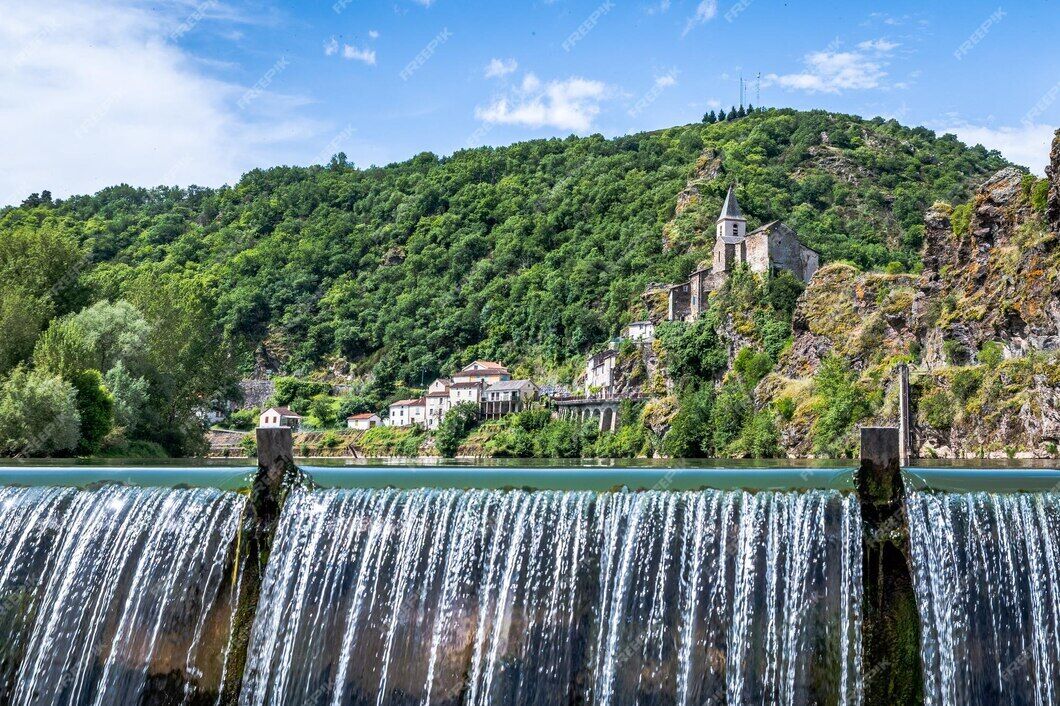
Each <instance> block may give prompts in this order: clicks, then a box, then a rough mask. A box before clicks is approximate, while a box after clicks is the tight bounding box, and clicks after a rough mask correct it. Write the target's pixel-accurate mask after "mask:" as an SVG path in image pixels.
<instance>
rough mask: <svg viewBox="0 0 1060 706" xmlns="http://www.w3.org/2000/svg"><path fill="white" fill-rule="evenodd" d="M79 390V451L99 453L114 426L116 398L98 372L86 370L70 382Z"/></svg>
mask: <svg viewBox="0 0 1060 706" xmlns="http://www.w3.org/2000/svg"><path fill="white" fill-rule="evenodd" d="M70 382H71V383H73V386H74V389H75V390H77V411H78V414H79V415H80V417H81V427H80V429H81V442H80V444H79V445H78V450H79V451H81V452H82V453H86V454H96V453H99V449H100V445H101V443H102V441H103V438H104V437H105V436H106V435H107V434H108V433H110V430H111V427H112V426H113V425H114V398H113V397H111V394H110V393H109V392H108V391H107V388H106V387H104V385H103V376H102V375H100V374H99V371H98V370H84V371H82V372H80V373H78V374H77V375H75V376H74V378H73V379H72V380H71V381H70Z"/></svg>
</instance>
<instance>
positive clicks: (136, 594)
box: [0, 486, 245, 706]
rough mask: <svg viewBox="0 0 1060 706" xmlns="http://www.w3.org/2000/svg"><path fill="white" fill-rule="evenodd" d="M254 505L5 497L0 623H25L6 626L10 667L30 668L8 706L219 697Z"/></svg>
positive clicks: (161, 494)
mask: <svg viewBox="0 0 1060 706" xmlns="http://www.w3.org/2000/svg"><path fill="white" fill-rule="evenodd" d="M244 502H245V500H244V498H243V497H242V496H240V495H237V494H234V493H225V492H222V491H218V490H213V489H195V490H165V489H157V488H156V489H147V488H126V487H120V486H106V487H103V488H101V489H98V490H93V491H81V492H77V491H72V490H58V489H41V488H29V489H18V488H0V599H2V601H3V603H2V604H0V615H3V614H5V613H11V612H16V613H18V614H20V615H23V616H26V617H25V618H24V619H22V620H6V621H3V622H0V630H3V631H4V632H3V633H0V638H2V639H4V642H5V645H8V646H9V647H8V649H10V650H11V651H12V654H11V655H9V656H10V659H9V660H5V662H7V664H9V665H10V664H20V666H19V667H18V669H17V673H11V674H8V675H7V681H6V683H5V684H0V702H5V703H7V702H9V703H12V704H18V705H22V704H34V705H46V704H54V705H59V704H96V705H100V706H102V705H109V704H136V703H166V704H178V703H201V702H202V701H203V699H205V698H209V697H210V695H211V694H212V697H213V698H216V690H217V688H218V685H219V683H220V681H221V672H222V670H223V669H224V666H225V665H224V660H225V649H224V648H225V646H226V645H227V643H228V635H229V633H230V631H231V620H232V615H233V610H232V608H233V600H234V584H235V582H236V581H237V577H235V576H234V575H233V574H234V573H235V572H234V570H233V566H234V561H233V553H234V551H235V539H236V536H237V532H238V529H239V523H240V518H241V514H242V509H243V505H244ZM15 605H17V606H19V607H18V608H17V609H16V610H15V611H12V606H15ZM22 606H25V609H23V608H22Z"/></svg>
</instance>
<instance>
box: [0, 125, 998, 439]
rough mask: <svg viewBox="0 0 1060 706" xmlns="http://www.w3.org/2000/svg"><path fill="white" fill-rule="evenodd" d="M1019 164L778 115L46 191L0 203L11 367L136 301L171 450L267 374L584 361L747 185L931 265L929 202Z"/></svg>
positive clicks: (866, 254) (891, 254) (877, 131)
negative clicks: (196, 183)
mask: <svg viewBox="0 0 1060 706" xmlns="http://www.w3.org/2000/svg"><path fill="white" fill-rule="evenodd" d="M1006 164H1007V163H1006V162H1005V160H1003V159H1002V158H1001V157H1000V155H998V154H997V153H996V152H988V151H987V150H985V149H983V148H982V147H974V148H969V147H966V146H965V145H963V144H962V143H961V142H959V141H958V140H956V139H955V138H954V137H953V136H949V135H947V136H941V137H939V136H936V135H935V134H934V133H932V132H931V131H929V130H926V129H924V128H906V127H903V126H901V125H899V124H898V123H897V122H895V121H893V120H890V121H885V120H883V119H879V118H877V119H873V120H863V119H861V118H858V117H854V116H848V115H837V114H830V113H826V112H823V111H812V112H798V111H793V110H766V111H761V112H756V113H753V114H751V115H749V116H747V117H744V118H739V119H736V120H731V121H724V122H718V123H714V124H702V123H697V124H692V125H686V126H682V127H675V128H670V129H666V130H660V131H656V132H651V133H642V134H636V135H630V136H625V137H619V138H615V139H605V138H603V137H602V136H599V135H593V136H589V137H584V138H577V137H570V138H567V139H550V140H534V141H530V142H524V143H519V144H515V145H511V146H509V147H503V148H479V149H470V150H462V151H460V152H457V153H455V154H453V155H452V156H449V157H444V158H443V157H438V156H436V155H433V154H429V153H424V154H420V155H417V156H416V157H414V158H412V159H410V160H408V161H406V162H401V163H396V164H391V165H387V166H384V167H370V168H363V169H362V168H357V167H355V166H353V165H351V164H348V163H347V161H346V159H345V157H344V156H343V155H337V156H336V158H334V159H333V160H332V162H331V163H330V164H329V165H327V166H315V167H309V168H294V167H276V168H272V169H267V170H254V171H252V172H249V173H248V174H246V175H245V176H244V177H243V178H242V179H241V180H240V181H239V182H238V183H237V184H235V185H234V186H232V187H224V188H220V189H206V188H194V187H193V188H188V189H178V188H166V187H159V188H155V189H141V188H133V187H129V186H116V187H111V188H108V189H104V190H103V191H101V192H99V193H98V194H95V195H92V196H77V197H72V198H68V199H64V200H61V201H58V200H53V199H52V198H51V197H50V196H49V195H48V194H46V193H42V194H40V195H33V196H31V197H30V198H28V199H27V200H26V201H25V202H24V203H23V204H22V205H21V206H19V207H17V208H8V209H5V210H4V211H2V212H0V274H2V275H3V277H2V279H0V287H3V289H4V301H5V302H8V304H7V305H0V326H2V327H3V330H4V331H5V333H7V332H10V333H9V334H8V335H6V336H5V339H6V340H4V341H2V342H0V375H8V374H9V373H10V372H11V371H12V370H14V369H15V367H16V366H18V365H20V364H22V365H23V369H22V371H21V374H23V375H24V374H25V369H26V366H28V365H29V363H30V362H31V359H32V358H34V357H36V358H37V359H38V363H39V364H40V365H41V366H43V365H44V364H45V363H46V361H47V360H48V356H46V355H44V354H39V355H37V356H34V355H33V351H34V348H35V347H37V348H40V339H41V338H42V332H46V331H47V330H48V328H49V323H50V322H52V321H53V320H57V319H58V318H59V317H63V316H65V315H70V314H74V313H76V312H78V311H81V310H83V309H84V308H85V307H88V306H90V305H92V304H94V303H98V302H103V301H108V302H111V303H112V304H114V303H118V302H123V301H128V302H130V303H131V305H132V308H133V309H134V310H135V312H136V313H137V314H138V315H139V317H140V318H142V319H143V320H144V327H145V328H144V329H143V330H142V331H141V333H142V334H143V338H144V341H143V346H142V349H143V350H142V351H141V352H142V353H143V355H141V356H140V359H141V360H140V363H138V365H141V369H140V370H139V372H138V373H137V374H136V375H134V376H133V377H138V378H140V379H142V380H143V381H144V383H145V385H146V387H147V390H146V391H145V393H144V394H145V396H146V398H147V399H148V400H152V401H151V402H147V403H145V404H146V405H147V407H146V408H147V409H149V410H151V414H152V415H153V416H154V417H155V418H154V420H153V421H152V422H151V423H150V424H143V425H139V430H138V431H136V432H135V433H134V434H133V436H139V437H143V438H149V439H152V440H159V441H164V442H166V446H167V447H168V448H170V449H171V450H179V448H180V444H181V443H183V441H181V439H179V438H177V439H174V438H165V434H168V432H166V433H164V431H163V430H165V429H169V428H172V427H173V426H174V421H175V420H177V419H182V418H186V417H187V414H188V412H189V410H190V409H192V407H194V406H195V405H197V404H201V403H203V402H206V401H208V400H210V399H211V398H214V397H217V396H218V395H223V394H225V393H226V391H227V390H228V389H229V388H230V385H231V383H232V381H233V380H234V379H236V378H237V376H239V375H247V374H251V373H253V372H254V371H255V370H257V372H259V373H261V372H263V371H264V370H266V369H270V370H276V371H282V372H287V373H295V374H309V373H311V372H313V371H321V370H325V369H326V370H330V371H337V372H340V373H342V374H348V375H351V376H354V377H356V376H361V375H365V374H368V373H372V375H371V377H370V380H371V382H370V387H371V390H370V394H371V395H372V396H373V397H374V398H376V399H385V398H386V397H387V396H388V395H390V394H392V393H393V392H394V389H395V386H399V385H402V384H408V385H412V386H415V385H418V384H420V383H421V381H423V380H429V379H432V378H433V376H435V375H438V374H444V373H447V372H450V371H452V370H453V369H454V368H456V367H458V366H459V365H461V364H463V363H465V362H466V361H468V360H471V359H474V358H490V359H500V360H504V361H505V362H506V363H508V364H509V365H510V366H511V367H513V368H515V372H516V373H517V374H522V373H530V372H533V373H534V374H535V375H537V376H538V377H545V378H552V379H558V380H563V379H564V378H568V379H569V378H570V377H571V376H572V374H573V372H574V371H575V370H576V369H577V368H578V367H579V366H580V362H578V361H579V360H580V357H581V356H582V355H584V354H585V353H586V352H587V351H589V350H590V349H592V348H593V347H594V346H598V345H600V344H602V343H603V342H604V341H606V340H607V339H608V338H610V337H611V336H612V335H614V334H616V333H617V332H618V331H619V330H620V328H621V326H622V325H623V324H625V323H627V322H628V321H630V320H632V319H634V318H639V317H641V316H643V315H644V313H645V311H644V308H643V307H644V303H643V300H642V298H641V296H640V295H641V293H642V292H643V291H644V290H645V288H646V287H647V286H648V285H649V284H650V283H653V282H655V283H666V282H676V281H680V280H681V279H683V278H684V277H686V276H687V274H688V272H689V271H691V270H692V269H693V268H694V267H695V266H696V265H697V263H699V262H700V261H701V260H704V259H707V258H709V250H710V247H711V245H712V241H713V221H714V218H715V217H716V214H717V212H718V209H719V207H720V204H721V200H722V197H723V195H724V192H725V189H726V187H727V185H728V184H729V183H732V182H736V183H738V184H739V188H738V192H739V198H740V203H741V205H742V206H743V208H744V210H745V212H746V214H747V216H748V219H749V223H748V225H749V228H750V227H755V226H757V225H760V224H762V223H765V222H768V221H770V220H773V219H783V220H785V221H786V222H787V223H788V224H790V225H791V226H792V227H794V228H795V229H796V230H797V231H798V233H799V236H800V238H801V239H802V240H803V242H804V243H806V244H807V245H809V246H811V247H813V248H815V249H817V250H818V251H820V253H821V255H822V259H823V261H824V262H826V263H830V262H836V261H840V260H846V261H849V262H851V263H853V264H854V265H856V266H857V267H859V268H861V269H865V270H873V269H887V270H889V271H891V272H900V271H917V270H918V269H919V268H920V267H921V263H920V249H921V244H922V240H923V237H924V213H925V211H926V210H927V209H928V208H929V207H931V205H932V204H933V203H935V202H936V201H940V200H941V201H947V202H950V203H962V202H964V201H966V200H967V199H968V198H969V196H970V195H971V193H972V190H973V188H974V187H975V186H977V185H978V184H979V183H981V182H982V181H983V180H984V178H985V177H986V175H988V174H990V173H992V172H994V171H995V170H997V169H999V168H1001V167H1003V166H1006ZM16 301H17V302H18V306H17V307H16V306H14V305H13V304H12V302H16ZM26 312H30V314H27V313H26ZM789 315H790V312H789ZM111 318H112V319H113V318H115V317H111ZM118 318H120V317H118ZM137 326H139V323H137ZM53 328H55V326H53ZM68 328H69V327H68ZM108 330H109V329H108ZM68 333H69V332H68ZM71 335H73V334H71ZM57 336H58V334H56V333H53V334H52V337H53V338H56V337H57ZM89 347H91V346H89ZM97 357H98V355H97ZM51 358H52V359H54V358H55V355H52V356H51ZM113 363H114V361H113V360H105V361H101V362H100V363H99V365H101V366H105V365H112V364H113ZM53 364H54V363H53ZM55 365H58V364H55ZM87 365H90V363H83V364H80V365H75V366H73V367H74V368H83V367H85V366H87ZM130 365H131V363H128V361H126V362H125V365H124V367H126V368H127V369H128V368H129V367H130ZM203 365H208V366H209V370H205V371H204V370H202V369H201V368H202V366H203ZM60 367H61V366H60ZM163 368H164V369H163ZM42 372H44V371H42ZM54 372H56V373H58V374H62V371H61V370H59V371H54ZM100 372H101V373H103V374H104V375H106V374H107V373H108V372H109V371H108V370H100ZM70 374H71V375H74V374H76V373H70ZM118 402H120V400H116V403H118ZM0 406H2V405H0ZM0 416H2V410H0ZM9 436H10V435H9Z"/></svg>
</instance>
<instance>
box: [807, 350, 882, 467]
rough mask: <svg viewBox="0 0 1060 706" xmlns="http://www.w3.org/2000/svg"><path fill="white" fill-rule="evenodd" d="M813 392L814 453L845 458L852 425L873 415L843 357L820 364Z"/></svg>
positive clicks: (830, 357)
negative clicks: (814, 401) (815, 397)
mask: <svg viewBox="0 0 1060 706" xmlns="http://www.w3.org/2000/svg"><path fill="white" fill-rule="evenodd" d="M814 393H815V395H816V396H817V402H816V406H815V409H814V411H815V412H816V415H817V418H816V419H815V420H814V423H813V428H812V433H813V449H814V452H815V453H818V454H822V455H826V456H832V457H838V456H845V455H848V454H849V452H850V451H851V449H852V447H853V439H852V434H851V432H852V431H853V429H854V425H855V424H857V422H859V421H860V420H862V419H864V418H865V417H867V416H869V415H870V414H871V413H872V408H871V405H870V403H869V400H868V398H867V397H866V396H865V394H864V393H863V392H862V391H861V390H860V389H859V388H858V385H857V376H856V375H855V373H854V372H853V371H852V370H851V369H850V367H849V366H848V365H847V363H846V362H845V361H844V360H843V359H842V358H840V357H839V356H836V355H831V356H829V357H827V358H825V359H824V360H823V361H821V367H820V369H819V370H818V371H817V377H816V378H815V379H814Z"/></svg>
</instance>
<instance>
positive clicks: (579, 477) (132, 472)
mask: <svg viewBox="0 0 1060 706" xmlns="http://www.w3.org/2000/svg"><path fill="white" fill-rule="evenodd" d="M302 470H304V471H306V472H307V473H308V474H309V475H310V476H311V477H312V478H313V480H314V481H315V482H316V483H317V484H318V485H320V486H322V487H325V488H401V489H414V488H459V489H481V490H504V489H510V488H518V489H527V490H595V491H607V490H615V489H621V488H626V489H629V490H700V489H704V488H716V489H721V490H737V489H748V490H802V489H810V488H820V489H830V490H841V491H847V490H852V489H853V487H854V486H853V469H852V468H850V467H846V468H751V467H744V468H647V467H640V468H637V467H599V466H597V467H574V466H567V467H555V468H533V467H467V466H409V465H404V466H397V465H395V466H363V467H335V466H315V465H314V466H302ZM254 471H255V469H254V467H252V466H219V467H206V466H200V467H172V466H161V467H158V466H155V467H152V466H141V467H130V466H61V467H56V466H22V467H16V468H0V486H72V487H78V488H85V487H90V486H93V485H95V484H99V483H123V484H126V485H133V486H149V487H211V488H221V489H223V490H239V489H242V488H247V487H249V486H250V481H251V478H252V477H253V474H254Z"/></svg>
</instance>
